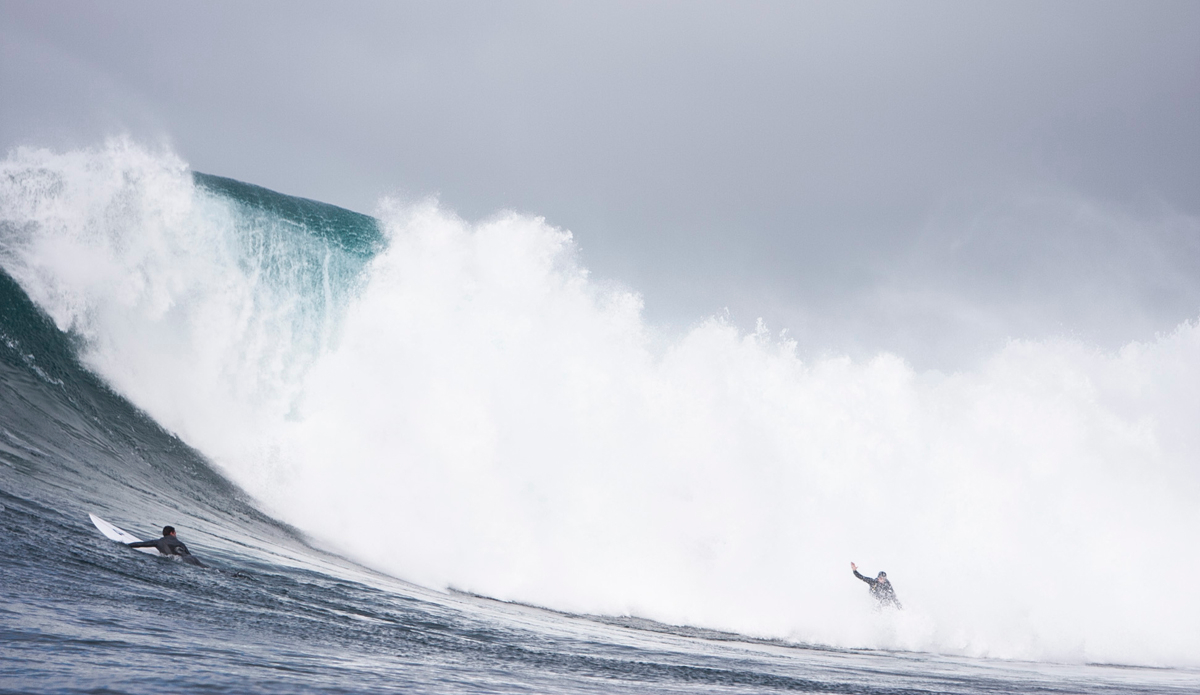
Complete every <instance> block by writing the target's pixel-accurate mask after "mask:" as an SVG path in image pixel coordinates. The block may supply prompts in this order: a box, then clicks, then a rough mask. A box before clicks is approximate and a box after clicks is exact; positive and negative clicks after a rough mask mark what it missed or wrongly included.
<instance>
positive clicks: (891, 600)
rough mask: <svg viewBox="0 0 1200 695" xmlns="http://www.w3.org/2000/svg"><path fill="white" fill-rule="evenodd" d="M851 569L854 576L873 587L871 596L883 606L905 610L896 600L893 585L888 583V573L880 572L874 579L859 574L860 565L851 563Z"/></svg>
mask: <svg viewBox="0 0 1200 695" xmlns="http://www.w3.org/2000/svg"><path fill="white" fill-rule="evenodd" d="M850 569H851V570H852V571H853V572H854V576H856V577H858V578H859V579H861V580H863V581H864V582H866V583H867V584H869V585H870V586H871V596H874V597H875V600H876V601H878V602H879V605H880V606H881V607H882V606H894V607H896V608H903V606H901V605H900V601H899V599H897V598H896V590H895V589H893V588H892V583H891V582H889V581H888V578H887V572H880V573H879V574H878V575H877V576H876V577H875V578H874V579H871V578H870V577H864V576H862V575H861V574H859V573H858V565H856V564H854V563H853V562H851V563H850Z"/></svg>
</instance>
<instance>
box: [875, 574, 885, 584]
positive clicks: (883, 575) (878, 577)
mask: <svg viewBox="0 0 1200 695" xmlns="http://www.w3.org/2000/svg"><path fill="white" fill-rule="evenodd" d="M875 578H876V579H878V580H879V581H882V582H886V581H887V572H880V573H879V576H877V577H875Z"/></svg>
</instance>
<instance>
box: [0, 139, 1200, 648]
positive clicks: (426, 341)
mask: <svg viewBox="0 0 1200 695" xmlns="http://www.w3.org/2000/svg"><path fill="white" fill-rule="evenodd" d="M3 166H4V169H3V181H4V183H3V188H2V189H0V203H2V205H3V218H2V220H3V221H2V222H0V224H3V247H2V250H0V252H2V254H3V256H2V258H3V263H4V265H5V268H6V270H8V271H9V272H10V273H11V274H13V276H14V277H16V278H17V279H18V280H19V281H20V282H21V283H22V284H23V286H24V287H25V288H26V290H27V292H29V294H30V295H31V296H32V297H33V298H34V299H35V300H36V301H38V302H39V303H40V304H41V305H42V306H43V307H44V308H45V309H46V310H47V312H48V313H49V314H50V315H51V316H52V317H54V318H55V320H56V321H57V322H58V324H59V325H60V326H61V327H64V328H70V329H71V330H74V331H75V332H76V333H78V334H79V335H81V336H82V337H83V338H84V339H85V341H86V358H87V360H88V363H89V364H90V365H92V366H93V368H95V369H96V370H97V371H98V372H99V373H100V374H102V375H103V376H104V377H105V378H106V379H108V380H109V381H110V383H112V384H113V385H114V386H115V388H117V389H118V390H119V391H120V392H121V393H123V394H125V395H127V396H128V397H129V398H130V399H131V400H133V401H134V402H135V403H137V404H138V405H139V406H141V407H143V408H145V409H146V410H147V411H148V412H149V413H150V414H151V415H153V416H154V417H155V418H157V419H158V420H159V421H160V422H162V423H163V424H164V425H166V426H167V427H169V428H171V429H172V430H174V431H176V432H178V433H180V434H181V436H183V437H184V438H185V439H186V440H187V441H188V442H189V443H191V444H193V445H195V446H196V447H197V448H199V449H200V450H201V451H204V452H205V453H206V454H207V455H209V456H211V457H212V458H213V459H214V461H216V462H217V463H218V464H219V465H220V466H221V467H222V468H223V469H224V470H225V471H226V472H228V474H229V475H230V476H231V477H233V478H234V479H235V480H236V481H238V482H239V483H241V484H242V485H243V486H245V487H246V488H247V489H248V490H249V491H250V492H251V493H252V494H254V495H255V496H256V497H257V498H258V499H260V500H261V501H263V503H264V504H265V505H266V506H267V507H268V508H269V509H270V510H272V511H273V512H274V513H276V514H278V515H280V516H281V517H283V518H284V519H285V520H287V521H289V522H291V523H294V524H296V525H297V526H299V527H301V528H304V529H306V530H308V531H309V532H311V533H313V534H314V535H315V536H316V537H318V538H321V539H323V540H324V541H325V542H327V543H329V544H330V545H333V546H335V547H337V548H339V549H341V550H343V551H345V552H347V553H350V554H352V555H353V556H355V557H356V558H358V559H361V560H362V561H364V562H366V563H368V564H371V565H374V566H376V567H380V568H382V569H385V570H387V571H389V572H392V573H394V574H397V575H399V576H402V577H406V578H411V579H415V580H418V581H421V582H425V583H428V584H432V585H442V586H445V585H452V586H455V587H457V588H460V589H465V590H470V591H476V592H479V593H483V594H487V595H491V596H496V597H499V598H505V599H516V600H522V601H528V602H533V603H537V604H542V605H549V606H553V607H557V608H562V609H566V610H575V611H587V612H605V613H632V614H636V615H639V616H644V617H650V618H656V619H660V620H666V621H671V622H687V623H692V624H700V625H706V626H712V627H719V628H728V629H734V630H739V631H743V632H748V633H753V634H761V635H777V636H785V637H790V638H794V639H801V640H808V641H817V642H822V643H827V644H834V645H845V646H885V647H903V648H912V649H929V650H938V651H949V652H960V653H967V654H974V655H990V656H1003V657H1026V658H1054V659H1081V660H1107V661H1120V662H1136V663H1147V664H1195V663H1197V661H1196V656H1195V655H1196V654H1200V635H1198V634H1197V633H1196V632H1195V630H1193V629H1190V627H1189V626H1192V625H1195V624H1196V623H1197V622H1198V621H1200V595H1198V594H1197V593H1196V592H1194V591H1191V590H1190V586H1191V582H1192V577H1194V576H1195V575H1196V574H1197V572H1200V561H1197V559H1196V558H1195V556H1194V554H1192V553H1189V552H1188V551H1187V549H1188V548H1190V547H1191V545H1192V544H1193V542H1194V541H1193V539H1194V538H1195V536H1196V534H1197V532H1198V531H1200V513H1198V511H1197V510H1196V508H1195V506H1194V504H1193V502H1194V500H1195V499H1197V493H1200V472H1198V470H1197V466H1196V463H1195V461H1196V460H1197V455H1198V454H1200V435H1198V434H1197V430H1196V428H1195V427H1194V422H1193V419H1194V414H1195V413H1197V412H1200V325H1197V324H1194V323H1188V324H1184V325H1181V326H1180V327H1179V328H1178V329H1177V330H1176V331H1175V332H1173V333H1171V334H1169V335H1163V336H1158V337H1156V338H1154V339H1153V340H1149V341H1146V342H1142V343H1133V344H1130V345H1128V346H1127V347H1125V348H1124V349H1122V350H1121V351H1119V352H1116V353H1106V352H1101V351H1098V350H1095V349H1093V348H1090V347H1089V346H1087V345H1085V344H1082V343H1079V342H1072V341H1065V340H1061V341H1044V342H1014V343H1011V344H1010V345H1009V346H1008V347H1007V348H1005V349H1004V350H1002V351H1001V352H999V353H997V354H996V355H994V356H993V357H992V358H990V359H989V360H987V361H986V363H985V364H984V365H983V366H982V367H981V368H979V369H977V370H974V371H970V372H964V373H959V374H953V375H944V374H939V373H934V372H930V373H917V372H914V371H913V370H912V369H911V368H910V367H909V366H908V365H907V364H906V363H905V362H904V361H903V360H902V359H900V358H898V357H895V356H891V355H886V354H884V355H879V356H878V357H876V358H874V359H872V360H870V361H866V362H855V361H851V360H849V359H845V358H838V357H830V358H823V359H818V360H814V361H807V362H806V361H803V360H801V359H799V358H798V357H797V355H796V354H795V350H794V346H793V345H792V344H791V343H790V342H789V341H787V340H785V339H783V338H781V337H778V336H774V335H772V334H771V333H770V332H769V331H767V330H766V329H765V328H763V327H760V329H759V330H758V331H756V332H754V333H751V334H743V333H740V332H739V331H738V330H736V329H735V328H733V327H731V326H730V325H728V324H726V323H724V322H722V321H721V320H719V319H710V320H707V321H703V322H701V323H699V324H698V325H696V327H695V328H693V329H692V330H691V331H689V332H688V333H687V334H686V335H684V336H682V337H680V338H679V339H677V340H673V341H667V342H662V341H660V340H658V339H656V338H654V337H653V331H652V329H651V327H648V326H646V325H645V324H644V322H643V321H642V319H641V316H640V300H639V298H638V297H637V296H636V295H634V294H632V293H629V292H628V291H625V290H622V289H620V288H613V287H610V286H607V285H605V284H603V283H598V282H596V281H594V280H592V279H591V278H590V277H589V276H588V274H587V272H586V271H585V270H584V269H583V267H582V266H581V265H580V263H579V261H578V259H577V258H576V256H575V252H574V247H573V245H572V242H571V237H570V235H569V233H567V232H564V231H562V230H558V229H555V228H553V227H551V226H549V225H547V224H546V223H545V222H544V221H543V220H541V219H537V218H530V217H525V216H520V215H515V214H502V215H499V216H497V217H495V218H493V219H490V220H487V221H484V222H481V223H478V224H475V223H468V222H465V221H463V220H460V219H458V218H456V217H455V216H453V215H451V214H449V213H446V212H445V211H443V210H441V209H440V208H439V207H438V206H437V205H436V204H433V203H424V204H420V205H415V206H402V205H397V204H392V203H386V204H384V205H383V206H382V207H381V210H380V213H379V218H380V220H381V225H382V227H383V229H384V232H385V235H386V238H387V243H386V246H385V247H383V248H382V249H381V250H379V251H378V253H376V254H375V255H374V256H372V257H371V258H370V260H369V261H366V264H365V265H363V263H362V262H361V261H358V260H355V259H356V257H355V256H354V254H348V253H347V252H346V251H345V249H344V248H342V247H341V246H339V245H338V244H336V243H332V242H330V241H329V239H322V238H320V237H319V235H318V236H313V235H311V234H305V233H303V232H304V230H303V229H302V230H299V231H296V230H293V231H294V233H293V234H292V235H291V236H290V237H289V236H287V235H282V236H277V237H272V238H277V239H279V240H284V239H290V238H294V240H295V241H294V244H293V243H291V242H284V241H278V243H276V244H275V246H276V252H275V253H274V254H266V255H263V254H256V253H253V252H252V250H253V249H255V248H259V246H260V245H256V244H249V243H246V242H245V240H246V239H247V238H254V234H256V233H261V232H262V230H261V229H260V226H261V225H260V226H255V225H254V224H249V223H248V222H247V212H246V210H245V209H244V208H241V207H239V206H238V205H237V204H235V202H231V199H230V198H228V197H227V196H223V195H219V194H217V193H214V192H213V191H211V190H207V189H205V188H203V187H197V186H196V185H195V184H194V183H193V181H192V179H191V177H190V176H189V174H188V172H187V170H186V167H185V166H184V165H183V163H181V162H179V161H178V159H176V158H174V157H173V156H171V155H169V154H155V153H149V152H147V151H145V150H142V149H140V148H138V147H136V146H133V145H131V144H129V143H127V142H122V141H113V142H110V143H109V144H107V145H106V146H105V147H102V148H98V149H96V150H90V151H82V152H73V153H66V154H61V155H58V154H52V153H48V152H44V151H33V150H24V151H18V152H16V153H14V154H13V155H11V156H10V157H9V159H8V160H7V161H6V162H5V163H4V165H3ZM256 230H257V231H256ZM306 259H307V260H306ZM313 259H322V260H321V262H320V263H316V262H314V261H313ZM322 267H325V268H327V267H339V268H341V270H340V271H338V272H335V273H327V272H325V271H319V270H318V269H319V268H322ZM306 269H307V270H306ZM285 271H286V272H285ZM850 560H856V561H858V563H859V564H860V565H861V566H862V567H863V569H864V570H866V571H869V572H874V571H876V570H878V569H886V570H887V571H888V573H889V575H890V576H891V577H892V578H893V580H894V582H895V584H896V586H897V590H898V592H899V593H900V597H901V599H902V600H903V601H904V602H905V604H906V606H907V610H906V611H904V612H902V613H899V614H894V613H875V612H873V611H872V610H871V605H870V601H869V599H868V598H867V596H866V591H865V588H864V587H863V586H862V585H861V584H859V583H858V582H856V581H855V580H854V579H853V578H852V577H851V576H850V573H849V567H848V563H849V561H850Z"/></svg>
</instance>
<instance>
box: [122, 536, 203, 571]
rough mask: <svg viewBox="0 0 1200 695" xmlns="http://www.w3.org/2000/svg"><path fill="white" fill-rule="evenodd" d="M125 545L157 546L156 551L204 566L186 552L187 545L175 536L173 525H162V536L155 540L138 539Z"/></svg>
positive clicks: (131, 546) (133, 546) (132, 546)
mask: <svg viewBox="0 0 1200 695" xmlns="http://www.w3.org/2000/svg"><path fill="white" fill-rule="evenodd" d="M135 538H136V536H135ZM125 545H127V546H129V547H130V548H157V549H158V552H160V553H162V554H163V555H178V556H179V557H180V559H182V560H183V561H184V562H186V563H188V564H189V565H195V566H197V567H204V564H203V563H201V562H200V561H199V560H197V559H196V558H195V557H193V556H192V554H191V553H189V552H188V549H187V546H186V545H184V544H183V541H181V540H179V538H177V537H176V536H175V527H174V526H164V527H163V535H162V538H159V539H158V540H156V541H138V542H137V543H126V544H125Z"/></svg>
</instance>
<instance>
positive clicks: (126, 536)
mask: <svg viewBox="0 0 1200 695" xmlns="http://www.w3.org/2000/svg"><path fill="white" fill-rule="evenodd" d="M88 516H90V517H92V523H93V524H95V525H96V528H98V529H100V533H103V534H104V536H105V537H106V538H108V539H110V540H114V541H116V542H118V543H137V542H138V541H140V540H142V539H141V538H138V537H137V536H135V535H133V534H132V533H130V532H128V531H126V530H124V529H120V528H117V527H116V526H113V525H112V524H110V523H108V522H107V521H105V520H104V519H101V518H100V517H98V516H96V515H95V514H88ZM134 550H140V551H142V552H143V553H150V554H151V555H160V553H159V552H158V549H157V548H134Z"/></svg>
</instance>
